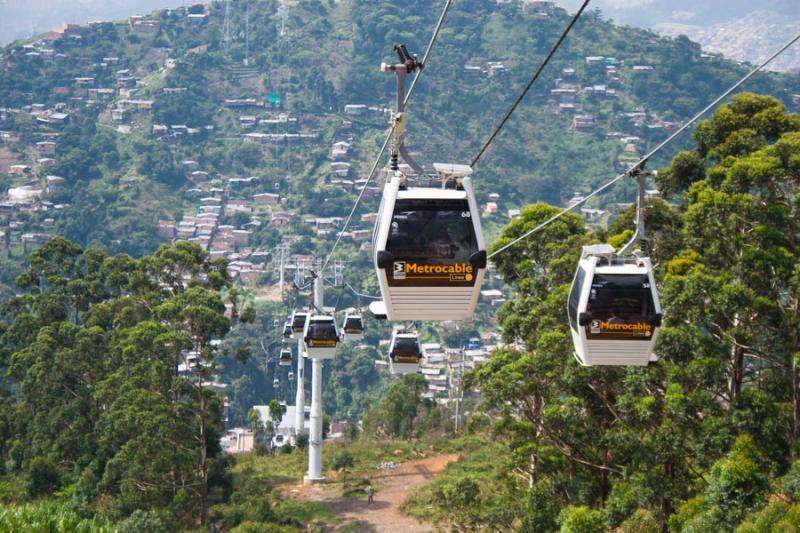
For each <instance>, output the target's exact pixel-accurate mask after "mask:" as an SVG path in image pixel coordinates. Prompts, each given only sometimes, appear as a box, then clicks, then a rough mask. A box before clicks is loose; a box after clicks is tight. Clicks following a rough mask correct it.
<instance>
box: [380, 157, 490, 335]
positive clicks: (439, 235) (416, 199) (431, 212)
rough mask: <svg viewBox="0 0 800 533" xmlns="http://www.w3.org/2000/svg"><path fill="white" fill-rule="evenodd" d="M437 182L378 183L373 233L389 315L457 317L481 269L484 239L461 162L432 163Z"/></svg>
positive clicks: (472, 296) (470, 303)
mask: <svg viewBox="0 0 800 533" xmlns="http://www.w3.org/2000/svg"><path fill="white" fill-rule="evenodd" d="M434 168H435V169H436V171H437V172H438V174H439V175H440V176H441V177H442V183H443V184H452V185H454V187H453V188H445V187H444V186H443V187H407V186H406V183H405V178H404V177H403V176H401V175H399V173H396V174H395V176H394V177H392V179H391V181H389V183H387V184H386V187H385V189H384V192H383V200H382V201H381V207H380V210H379V212H378V220H377V223H376V225H375V233H374V235H373V245H374V251H375V267H376V270H377V274H378V281H379V284H380V288H381V295H382V296H383V304H384V305H385V313H380V314H382V315H385V316H386V318H388V319H389V320H465V319H468V318H470V317H471V316H472V314H473V312H474V311H475V304H476V303H477V300H478V295H479V293H480V289H481V284H482V283H483V275H484V271H485V270H486V245H485V244H484V241H483V233H482V231H481V223H480V213H479V212H478V206H477V203H476V201H475V193H474V191H473V189H472V181H471V180H470V178H469V174H470V173H471V172H472V169H471V168H470V167H469V166H467V165H445V164H439V163H436V164H434Z"/></svg>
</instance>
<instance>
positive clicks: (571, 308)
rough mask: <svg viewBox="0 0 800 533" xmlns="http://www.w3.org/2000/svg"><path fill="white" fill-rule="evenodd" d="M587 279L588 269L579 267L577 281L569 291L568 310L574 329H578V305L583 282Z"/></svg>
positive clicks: (576, 275) (570, 322)
mask: <svg viewBox="0 0 800 533" xmlns="http://www.w3.org/2000/svg"><path fill="white" fill-rule="evenodd" d="M585 280H586V270H584V268H583V267H578V272H577V273H576V274H575V281H573V283H572V290H570V292H569V302H568V312H567V314H568V315H569V325H570V327H571V328H572V329H574V330H576V331H577V329H578V305H579V304H580V301H581V292H583V283H584V281H585Z"/></svg>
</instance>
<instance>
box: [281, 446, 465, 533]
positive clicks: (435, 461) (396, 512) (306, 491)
mask: <svg viewBox="0 0 800 533" xmlns="http://www.w3.org/2000/svg"><path fill="white" fill-rule="evenodd" d="M458 457H459V456H458V454H451V455H440V456H437V457H430V458H427V459H420V460H418V461H408V462H406V463H401V464H399V465H398V466H397V467H396V468H393V469H391V470H383V471H380V472H379V473H377V474H373V475H372V476H371V477H370V479H371V480H372V481H373V483H374V484H375V486H377V487H379V490H378V492H376V493H375V501H374V502H373V503H372V504H367V502H366V500H365V499H364V500H361V499H355V498H344V497H342V496H339V495H338V494H337V493H336V492H334V491H333V490H329V489H326V488H325V487H324V485H315V486H311V487H293V488H290V489H288V490H286V493H287V494H288V495H289V496H291V497H293V498H299V499H304V500H314V501H321V502H325V503H327V504H328V506H329V507H330V509H331V511H333V512H334V513H336V514H338V515H339V516H341V517H342V518H343V519H344V521H345V523H347V524H354V525H356V526H357V529H356V531H359V532H384V531H385V532H392V533H426V532H429V531H432V530H433V525H431V524H428V523H424V522H419V521H417V519H416V518H413V517H411V516H408V515H406V514H403V513H402V512H401V511H400V505H401V504H402V503H403V502H404V501H405V499H406V498H407V497H408V496H409V494H410V493H411V492H412V491H413V490H414V489H415V488H417V487H419V486H421V485H424V484H426V483H428V482H429V481H430V480H431V479H433V478H434V477H436V476H437V475H438V474H440V473H441V472H443V471H444V469H445V468H446V467H447V464H448V463H450V462H452V461H456V460H457V459H458Z"/></svg>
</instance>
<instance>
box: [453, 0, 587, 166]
mask: <svg viewBox="0 0 800 533" xmlns="http://www.w3.org/2000/svg"><path fill="white" fill-rule="evenodd" d="M589 1H590V0H584V2H583V5H581V7H580V9H578V11H576V12H575V15H573V16H572V20H570V21H569V24H567V27H566V28H564V31H563V32H562V33H561V37H559V38H558V41H556V43H555V44H554V45H553V47H552V48H551V49H550V51H549V52H548V53H547V56H546V57H545V58H544V61H542V63H541V64H540V65H539V68H538V69H536V72H535V73H534V74H533V77H531V79H530V80H529V81H528V84H527V85H526V86H525V89H523V90H522V92H521V93H520V95H519V96H518V97H517V99H516V100H515V101H514V103H513V104H512V105H511V107H510V108H509V109H508V111H506V114H505V116H503V119H502V120H501V121H500V123H499V124H498V125H497V127H496V128H495V129H494V131H493V132H492V134H491V135H490V136H489V138H488V139H486V142H485V143H483V146H481V149H480V150H478V153H477V155H476V156H475V157H473V158H472V162H471V163H470V164H469V165H470V166H471V167H474V166H475V163H477V162H478V161H479V160H480V158H481V157H483V154H484V153H485V152H486V150H487V149H488V148H489V145H490V144H492V141H494V139H495V137H497V135H498V134H499V133H500V130H502V129H503V126H505V125H506V122H508V119H509V118H511V115H512V114H513V113H514V111H516V110H517V106H519V104H521V103H522V100H524V99H525V95H527V94H528V91H530V90H531V87H533V84H534V83H536V80H538V79H539V76H540V75H541V74H542V71H543V70H544V68H545V67H546V66H547V64H548V63H549V62H550V59H552V57H553V56H554V55H555V53H556V51H557V50H558V48H559V47H560V46H561V43H563V42H564V39H566V38H567V35H569V32H570V31H571V30H572V27H573V26H574V25H575V23H576V22H578V19H579V18H580V16H581V15H582V14H583V11H584V10H585V9H586V6H588V5H589Z"/></svg>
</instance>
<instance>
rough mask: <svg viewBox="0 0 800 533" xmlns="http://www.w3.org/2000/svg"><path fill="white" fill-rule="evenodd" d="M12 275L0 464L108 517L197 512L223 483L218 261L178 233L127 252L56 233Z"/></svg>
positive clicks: (30, 485)
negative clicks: (172, 239)
mask: <svg viewBox="0 0 800 533" xmlns="http://www.w3.org/2000/svg"><path fill="white" fill-rule="evenodd" d="M17 282H18V284H19V285H20V287H21V289H23V290H24V291H25V292H24V293H23V294H21V295H20V296H18V297H16V298H13V299H12V300H10V301H7V302H5V303H4V304H3V306H2V309H1V310H0V312H2V317H3V320H2V322H0V354H2V359H1V360H0V363H1V364H2V368H3V371H4V375H5V379H4V381H3V384H2V389H0V392H2V395H1V396H0V397H2V401H3V409H2V414H0V427H1V428H3V430H4V431H3V432H2V433H0V458H2V461H0V464H2V465H3V469H4V471H7V472H8V473H9V474H11V475H14V476H17V479H18V481H19V482H21V481H22V480H23V479H24V480H25V487H26V491H27V496H28V497H30V498H42V497H48V496H55V497H57V498H58V499H60V500H64V501H68V502H70V504H71V505H73V506H76V507H77V508H80V509H83V510H84V511H85V512H87V513H90V512H91V511H94V512H98V513H99V514H102V515H106V516H108V517H109V518H110V519H112V520H121V519H123V518H125V517H127V516H129V515H130V514H131V513H132V512H134V511H136V510H137V509H144V510H154V511H157V512H159V514H160V516H161V519H162V520H165V522H166V523H167V524H187V525H188V524H190V523H191V522H192V521H193V520H195V519H196V518H198V517H199V522H200V523H204V522H205V520H206V518H205V517H206V509H207V507H208V500H209V498H212V499H221V498H223V497H224V496H225V495H226V494H227V492H228V491H229V487H228V483H229V482H228V480H227V478H226V474H225V467H226V459H225V458H223V457H221V456H220V446H219V437H220V432H221V430H222V416H221V414H222V413H221V408H222V405H221V404H222V401H221V400H222V399H221V397H220V396H219V395H218V394H217V392H215V391H214V390H213V389H212V388H211V387H210V385H209V381H210V377H212V376H213V369H214V358H215V354H216V351H217V347H216V342H215V339H218V338H221V337H222V336H224V335H225V334H226V333H227V332H228V331H229V329H230V327H231V325H230V321H229V319H228V318H227V317H226V316H225V314H224V313H225V303H224V302H223V300H222V298H221V296H220V292H219V291H220V289H222V288H224V287H226V286H227V285H228V284H229V280H228V278H227V273H226V270H225V264H224V262H222V263H220V262H211V261H209V260H208V255H207V254H206V253H205V252H204V251H202V250H201V249H200V248H199V247H198V246H196V245H193V244H190V243H185V242H182V243H178V244H177V245H175V246H174V247H168V246H163V247H161V248H159V250H158V251H157V252H156V253H155V254H154V255H152V256H146V257H143V258H142V259H140V260H133V259H131V258H130V257H129V256H126V255H117V256H106V255H105V254H103V253H102V252H100V251H98V250H95V249H88V250H85V251H84V250H82V249H81V248H80V247H78V246H76V245H74V244H72V243H70V242H68V241H66V240H64V239H61V238H57V239H53V240H51V241H50V242H48V243H47V244H45V245H44V246H43V247H42V248H41V249H39V250H36V251H34V252H33V253H32V254H31V256H30V267H29V269H28V271H27V272H25V273H24V274H22V275H20V276H19V278H18V279H17ZM232 304H233V305H234V306H235V305H236V302H235V301H234V302H232ZM234 315H235V313H234ZM181 366H184V367H185V366H188V367H190V368H192V369H193V371H192V372H191V373H189V374H187V372H186V371H185V370H181ZM190 517H191V518H190Z"/></svg>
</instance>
